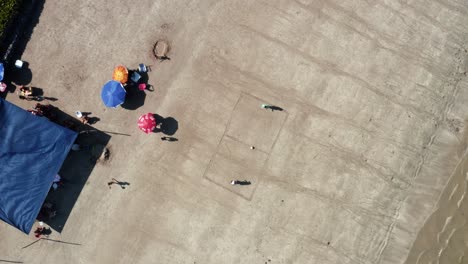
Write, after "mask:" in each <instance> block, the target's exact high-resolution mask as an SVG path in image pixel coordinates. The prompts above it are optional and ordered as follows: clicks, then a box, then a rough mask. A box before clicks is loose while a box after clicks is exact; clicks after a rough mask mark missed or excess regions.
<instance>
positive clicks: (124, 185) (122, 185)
mask: <svg viewBox="0 0 468 264" xmlns="http://www.w3.org/2000/svg"><path fill="white" fill-rule="evenodd" d="M117 185H119V186H120V188H122V189H125V188H126V186H130V183H129V182H121V181H119V182H118V183H117Z"/></svg>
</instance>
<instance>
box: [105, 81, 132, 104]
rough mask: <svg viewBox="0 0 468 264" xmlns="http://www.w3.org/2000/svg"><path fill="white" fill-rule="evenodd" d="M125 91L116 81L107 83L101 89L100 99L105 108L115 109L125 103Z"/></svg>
mask: <svg viewBox="0 0 468 264" xmlns="http://www.w3.org/2000/svg"><path fill="white" fill-rule="evenodd" d="M125 94H126V91H125V89H124V88H123V86H122V84H121V83H120V82H118V81H108V82H107V83H106V84H104V87H102V92H101V98H102V101H103V102H104V104H105V105H106V106H107V107H117V106H119V105H121V104H122V103H123V102H124V101H125Z"/></svg>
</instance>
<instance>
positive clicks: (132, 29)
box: [0, 0, 468, 264]
mask: <svg viewBox="0 0 468 264" xmlns="http://www.w3.org/2000/svg"><path fill="white" fill-rule="evenodd" d="M39 13H40V17H39V20H38V23H37V25H35V27H34V30H33V33H32V35H31V38H30V40H29V42H28V43H27V45H26V48H25V50H24V52H23V54H22V56H21V58H20V59H22V60H23V61H25V62H27V64H26V67H24V68H23V69H22V70H17V71H14V72H10V73H11V77H10V79H11V80H12V81H15V82H16V83H23V84H27V85H31V86H34V87H38V88H41V89H42V90H43V91H44V95H45V96H49V97H53V98H57V99H58V100H57V101H54V102H50V103H51V104H53V105H54V106H56V107H58V108H60V109H61V110H62V111H63V112H65V113H67V114H69V115H70V116H73V115H74V113H75V111H82V112H91V113H92V116H95V117H98V118H99V121H98V122H96V123H95V124H93V125H92V126H93V127H94V128H95V129H97V130H100V131H103V132H102V133H105V134H106V135H107V137H108V140H106V142H105V144H106V146H107V147H108V148H109V150H110V153H111V156H110V159H109V160H108V161H107V162H98V163H96V164H90V163H87V159H86V157H85V156H83V155H85V154H84V153H85V152H80V153H78V154H77V153H71V154H70V156H69V157H68V159H67V161H66V162H65V164H64V166H63V168H62V171H61V175H62V177H63V178H64V179H66V180H67V181H68V182H69V184H68V185H65V186H64V188H63V189H61V190H59V191H60V194H61V195H64V196H66V195H68V194H73V195H76V197H77V199H76V201H74V202H73V203H69V204H68V206H67V208H65V207H62V208H58V217H62V218H63V219H65V220H66V221H65V223H64V224H63V225H62V226H60V228H59V230H54V231H53V233H52V234H51V235H50V237H49V238H50V239H53V240H56V241H60V242H56V241H55V242H54V241H48V240H41V241H39V242H36V243H34V242H35V241H36V239H35V237H34V235H33V234H30V235H29V236H28V235H25V234H22V233H21V232H20V231H18V230H16V229H15V228H13V227H11V226H9V225H7V224H5V223H3V222H2V223H0V262H2V261H16V262H13V263H71V264H74V263H99V264H101V263H112V264H119V263H122V264H123V263H142V264H143V263H145V264H146V263H168V264H169V263H170V264H172V263H190V264H209V263H213V264H215V263H216V264H219V263H222V264H229V263H232V264H243V263H245V264H254V263H260V264H263V263H268V264H269V263H271V264H276V263H305V264H308V263H320V264H395V263H402V264H403V263H405V264H412V263H417V264H423V263H441V264H442V263H450V264H453V263H468V256H465V254H466V252H467V251H468V226H467V220H466V216H465V214H466V212H467V210H468V203H467V201H466V200H467V199H468V197H466V195H465V194H466V191H467V176H466V175H467V170H468V158H467V156H466V148H467V144H468V136H467V135H468V132H467V130H466V128H467V126H466V124H467V123H466V122H467V120H468V104H467V102H468V89H467V88H468V78H467V76H466V75H467V71H468V60H467V58H468V45H467V40H468V27H467V26H466V25H468V2H466V1H463V0H453V1H445V0H438V1H338V0H295V1H287V0H274V1H247V2H245V1H211V0H208V1H185V0H181V1H166V0H162V1H151V0H140V1H137V2H132V1H115V0H114V1H110V0H103V1H90V0H82V1H71V0H62V1H58V0H49V1H45V2H44V3H43V4H42V5H40V9H39ZM160 40H164V41H167V43H169V46H170V50H169V53H168V54H167V55H168V58H169V59H167V60H164V61H160V60H157V59H156V58H155V57H154V54H153V48H154V45H155V43H156V42H157V41H160ZM140 63H143V64H146V65H148V66H150V71H149V72H148V76H147V77H148V84H150V85H152V86H153V87H154V91H145V92H144V93H139V94H138V104H136V105H135V107H133V109H125V108H122V107H119V108H116V109H110V108H106V107H105V106H104V105H103V103H102V101H101V98H100V92H101V88H102V86H103V85H104V83H106V82H107V81H108V80H109V79H111V78H112V71H113V69H114V67H115V66H117V65H120V64H122V65H125V66H126V67H128V68H129V69H136V68H137V67H138V65H139V64H140ZM7 73H8V72H7ZM6 99H7V100H8V101H10V102H13V103H14V104H17V105H19V106H21V107H22V108H24V109H29V108H32V107H33V105H34V104H35V102H28V101H24V100H20V99H19V98H18V96H17V95H16V93H15V92H14V91H13V90H12V92H11V93H9V94H8V95H7V96H6ZM131 100H135V98H134V97H133V99H131ZM262 104H271V105H275V106H278V107H280V108H282V111H279V110H278V111H270V110H267V109H263V108H262V107H261V106H262ZM149 112H150V113H155V114H158V115H159V116H161V117H162V118H163V119H165V120H172V122H173V123H174V124H176V126H175V127H176V129H174V131H173V133H172V135H170V136H171V137H174V138H177V141H163V140H161V137H163V136H167V135H165V134H164V133H163V132H158V133H152V134H148V135H147V134H145V133H143V132H142V131H140V130H139V129H138V127H137V121H138V118H139V117H140V116H141V115H142V114H146V113H149ZM252 146H254V148H253V149H252V148H251V147H252ZM80 155H81V156H80ZM112 178H116V179H118V180H120V181H124V182H127V183H129V185H128V186H127V187H126V188H125V189H121V188H119V187H118V186H114V187H112V189H109V188H108V186H107V182H109V181H110V180H111V179H112ZM232 180H241V181H242V180H246V181H249V182H250V183H251V184H250V185H231V181H232ZM58 197H59V196H58ZM61 213H62V215H60V214H61ZM62 242H67V243H62ZM25 246H27V247H25Z"/></svg>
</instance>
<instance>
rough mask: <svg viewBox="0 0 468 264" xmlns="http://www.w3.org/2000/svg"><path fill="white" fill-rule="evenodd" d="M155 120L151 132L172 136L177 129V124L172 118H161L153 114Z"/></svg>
mask: <svg viewBox="0 0 468 264" xmlns="http://www.w3.org/2000/svg"><path fill="white" fill-rule="evenodd" d="M153 116H154V119H156V124H157V125H158V126H159V127H156V128H155V129H154V130H153V132H155V133H157V132H162V133H163V134H164V135H168V136H172V135H174V134H175V133H176V132H177V130H178V129H179V122H178V121H177V120H176V119H175V118H173V117H162V116H160V115H158V114H153Z"/></svg>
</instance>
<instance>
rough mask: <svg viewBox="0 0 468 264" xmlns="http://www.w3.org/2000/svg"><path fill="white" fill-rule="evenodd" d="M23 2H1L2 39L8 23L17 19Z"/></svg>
mask: <svg viewBox="0 0 468 264" xmlns="http://www.w3.org/2000/svg"><path fill="white" fill-rule="evenodd" d="M21 2H22V0H0V39H1V38H2V36H3V33H4V31H5V29H6V27H7V26H8V23H9V22H10V21H11V19H13V18H14V17H15V15H16V14H17V12H18V8H19V6H20V4H21Z"/></svg>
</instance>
